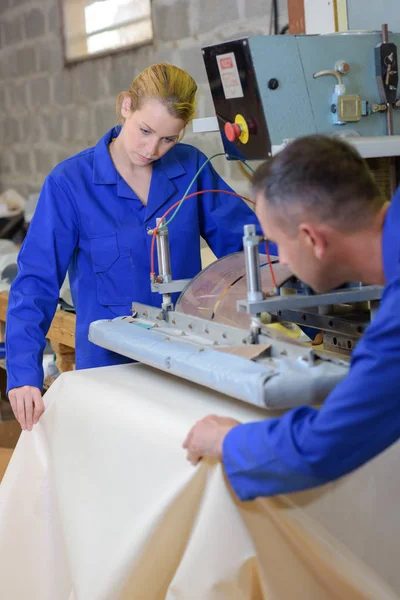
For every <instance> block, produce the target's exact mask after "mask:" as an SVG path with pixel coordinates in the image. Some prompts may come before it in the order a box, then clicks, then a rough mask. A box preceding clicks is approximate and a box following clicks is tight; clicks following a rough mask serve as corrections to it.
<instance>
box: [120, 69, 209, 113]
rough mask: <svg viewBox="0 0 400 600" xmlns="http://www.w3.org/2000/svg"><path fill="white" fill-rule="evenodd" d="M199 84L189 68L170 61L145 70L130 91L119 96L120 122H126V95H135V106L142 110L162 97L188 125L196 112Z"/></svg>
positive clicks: (132, 101) (167, 106)
mask: <svg viewBox="0 0 400 600" xmlns="http://www.w3.org/2000/svg"><path fill="white" fill-rule="evenodd" d="M196 92H197V84H196V82H195V80H194V79H193V77H191V76H190V75H189V73H187V72H186V71H183V70H182V69H179V68H178V67H175V66H174V65H170V64H168V63H159V64H156V65H151V66H150V67H148V68H147V69H145V70H144V71H142V72H141V73H140V74H139V75H138V76H137V77H135V79H134V80H133V81H132V84H131V86H130V88H129V91H127V92H121V93H120V94H119V95H118V98H117V117H118V123H123V122H124V120H125V119H124V118H123V116H122V114H121V105H122V102H123V99H124V98H125V97H127V96H128V97H129V98H130V99H131V110H132V112H134V111H135V110H138V109H139V108H140V107H141V106H142V105H143V103H144V102H146V100H150V99H152V98H155V99H157V100H160V102H162V103H163V104H164V105H165V106H166V108H167V109H168V112H169V113H170V115H172V116H173V117H176V118H178V119H182V121H184V123H185V125H186V124H187V123H189V121H191V120H192V119H193V118H194V116H195V113H196Z"/></svg>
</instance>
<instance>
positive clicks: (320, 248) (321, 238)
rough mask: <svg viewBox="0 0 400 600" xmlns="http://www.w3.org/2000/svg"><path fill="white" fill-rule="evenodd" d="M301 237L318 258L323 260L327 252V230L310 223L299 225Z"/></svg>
mask: <svg viewBox="0 0 400 600" xmlns="http://www.w3.org/2000/svg"><path fill="white" fill-rule="evenodd" d="M299 237H300V239H301V240H302V242H303V244H304V245H305V246H306V247H307V248H308V249H309V250H310V252H312V253H313V254H314V256H315V258H316V259H317V260H321V259H322V258H323V257H324V255H325V252H326V248H327V238H326V235H325V232H324V231H323V230H322V229H320V228H318V227H317V226H315V225H313V224H310V223H301V224H300V225H299Z"/></svg>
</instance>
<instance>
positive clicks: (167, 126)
mask: <svg viewBox="0 0 400 600" xmlns="http://www.w3.org/2000/svg"><path fill="white" fill-rule="evenodd" d="M130 107H131V100H130V98H129V97H128V96H127V97H125V99H124V101H123V103H122V108H121V113H122V116H123V117H124V119H125V122H124V125H123V127H122V130H121V133H120V135H119V137H121V140H122V142H123V144H124V149H125V152H126V153H127V155H128V157H129V159H130V161H131V162H132V164H134V165H136V166H142V167H145V166H146V165H150V164H151V163H152V162H154V161H155V160H157V159H159V158H161V157H162V156H164V154H165V153H166V152H168V150H170V148H172V146H173V145H174V144H176V142H177V141H178V139H179V134H180V133H181V131H182V129H183V128H184V127H185V122H184V121H182V119H178V118H176V117H173V116H172V115H171V114H170V113H169V112H168V109H167V108H166V107H165V106H164V105H163V104H162V103H161V102H160V101H159V100H156V99H151V100H147V102H145V104H143V106H142V107H141V108H140V109H138V110H135V111H134V112H132V111H131V108H130Z"/></svg>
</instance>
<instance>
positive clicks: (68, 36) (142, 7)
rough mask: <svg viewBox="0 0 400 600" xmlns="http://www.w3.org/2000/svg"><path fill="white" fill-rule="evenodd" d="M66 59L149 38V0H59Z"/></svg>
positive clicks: (150, 28)
mask: <svg viewBox="0 0 400 600" xmlns="http://www.w3.org/2000/svg"><path fill="white" fill-rule="evenodd" d="M61 1H62V10H63V30H64V31H63V33H64V44H65V58H66V61H67V62H73V61H76V60H82V59H84V58H89V57H91V56H96V55H98V54H105V53H109V52H113V51H116V50H122V49H125V48H128V47H132V46H138V45H142V44H145V43H148V42H150V41H151V40H152V39H153V28H152V22H151V0H61Z"/></svg>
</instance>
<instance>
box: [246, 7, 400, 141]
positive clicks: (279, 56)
mask: <svg viewBox="0 0 400 600" xmlns="http://www.w3.org/2000/svg"><path fill="white" fill-rule="evenodd" d="M399 12H400V11H399ZM389 38H390V41H393V42H394V43H396V44H397V45H398V46H399V49H400V35H399V34H396V35H390V36H389ZM380 41H381V35H380V34H379V33H370V34H364V35H357V34H351V35H349V34H344V35H340V34H336V35H323V36H322V35H312V36H310V35H308V36H281V37H279V36H255V37H251V38H249V46H250V50H251V53H252V59H253V64H254V68H255V71H256V76H257V81H258V86H259V89H260V94H261V98H262V103H263V109H264V112H265V115H266V119H267V123H268V128H269V131H270V136H271V142H272V144H273V145H278V144H281V143H282V142H283V141H284V140H285V139H292V138H296V137H299V136H302V135H309V134H312V133H335V134H345V133H346V132H347V134H350V133H351V132H356V134H359V135H362V136H378V135H385V134H386V117H385V114H384V113H381V114H374V115H370V116H368V117H362V119H361V121H360V122H358V123H348V124H346V125H340V126H339V125H334V124H333V123H332V116H331V113H330V106H331V103H332V94H333V92H334V87H335V84H336V83H337V81H336V78H335V77H333V76H326V77H320V78H318V79H314V78H313V75H314V73H316V72H318V71H322V70H325V69H333V68H334V65H335V63H336V61H337V60H346V61H347V62H349V63H350V66H351V69H350V73H349V74H348V75H347V76H344V77H343V83H344V84H345V85H346V93H348V94H359V95H360V96H361V99H362V100H368V101H369V102H370V103H380V97H379V92H378V87H377V84H376V78H375V62H374V47H375V45H376V44H378V43H379V42H380ZM271 78H276V79H278V81H279V87H278V89H276V90H270V89H268V85H267V84H268V81H269V79H271ZM393 129H394V133H395V134H400V111H394V114H393Z"/></svg>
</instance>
